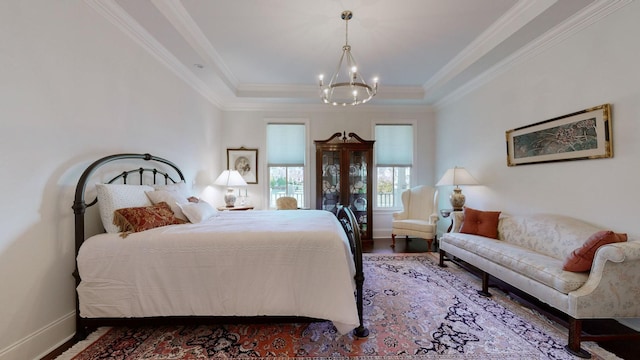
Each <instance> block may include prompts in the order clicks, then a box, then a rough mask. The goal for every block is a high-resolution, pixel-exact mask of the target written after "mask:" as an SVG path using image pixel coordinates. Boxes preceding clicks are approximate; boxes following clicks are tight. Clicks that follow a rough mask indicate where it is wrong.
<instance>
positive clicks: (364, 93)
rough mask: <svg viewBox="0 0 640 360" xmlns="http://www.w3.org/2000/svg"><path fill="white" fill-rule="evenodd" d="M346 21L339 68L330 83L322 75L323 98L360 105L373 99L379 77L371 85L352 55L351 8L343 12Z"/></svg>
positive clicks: (332, 101)
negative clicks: (363, 76) (360, 71)
mask: <svg viewBox="0 0 640 360" xmlns="http://www.w3.org/2000/svg"><path fill="white" fill-rule="evenodd" d="M341 17H342V20H344V21H345V24H346V25H345V29H346V30H345V43H344V46H343V47H342V56H341V57H340V62H338V68H337V69H336V72H335V74H333V76H332V77H331V80H330V81H329V83H328V84H326V85H325V84H324V81H323V80H324V75H320V91H321V98H322V101H323V102H324V103H325V104H331V105H342V106H346V105H359V104H364V103H366V102H367V101H369V100H371V98H372V97H374V96H375V95H376V92H377V91H378V78H374V79H373V87H371V86H369V85H368V84H367V83H366V82H365V81H364V79H362V75H361V74H360V73H359V72H358V65H357V64H356V61H355V60H354V58H353V55H351V45H349V20H351V19H352V18H353V13H352V12H351V11H349V10H345V11H343V12H342V16H341Z"/></svg>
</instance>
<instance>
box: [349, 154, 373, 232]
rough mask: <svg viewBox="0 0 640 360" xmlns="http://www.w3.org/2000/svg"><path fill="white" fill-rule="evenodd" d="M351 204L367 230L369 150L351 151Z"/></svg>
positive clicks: (362, 229)
mask: <svg viewBox="0 0 640 360" xmlns="http://www.w3.org/2000/svg"><path fill="white" fill-rule="evenodd" d="M348 170H349V206H350V208H351V210H352V211H353V213H354V215H355V216H356V220H357V221H358V224H359V225H360V231H361V232H363V233H366V232H367V220H368V219H367V206H368V204H367V198H368V196H367V195H368V194H367V151H360V150H354V151H350V152H349V169H348Z"/></svg>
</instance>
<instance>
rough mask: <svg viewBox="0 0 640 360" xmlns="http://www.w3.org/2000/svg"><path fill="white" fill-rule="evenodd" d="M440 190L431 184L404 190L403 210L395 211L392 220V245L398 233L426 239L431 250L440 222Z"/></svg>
mask: <svg viewBox="0 0 640 360" xmlns="http://www.w3.org/2000/svg"><path fill="white" fill-rule="evenodd" d="M437 198H438V192H437V190H436V189H435V188H433V187H430V186H424V185H422V186H416V187H414V188H411V189H407V190H405V191H403V192H402V207H403V209H402V211H400V212H395V213H393V220H392V222H391V228H392V229H391V239H392V243H391V247H395V245H396V235H404V236H405V237H406V238H407V239H408V238H409V236H412V237H417V238H421V239H425V240H426V241H427V244H428V246H429V250H431V244H432V243H433V239H434V238H435V235H436V225H437V222H438V215H437V211H438V206H437Z"/></svg>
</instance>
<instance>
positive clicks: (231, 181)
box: [213, 170, 247, 208]
mask: <svg viewBox="0 0 640 360" xmlns="http://www.w3.org/2000/svg"><path fill="white" fill-rule="evenodd" d="M213 183H214V184H215V185H221V186H226V187H227V193H226V194H225V195H224V203H225V205H226V206H227V207H228V208H231V207H233V206H234V205H235V203H236V195H235V194H234V190H233V188H234V187H235V186H247V182H246V181H244V179H243V178H242V175H240V173H239V172H238V171H236V170H224V171H223V172H222V174H220V176H218V178H217V179H216V181H214V182H213Z"/></svg>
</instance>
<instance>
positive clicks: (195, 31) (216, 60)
mask: <svg viewBox="0 0 640 360" xmlns="http://www.w3.org/2000/svg"><path fill="white" fill-rule="evenodd" d="M151 3H152V4H153V5H154V6H155V7H156V8H157V9H158V10H159V11H160V12H161V13H162V14H163V15H164V17H165V18H167V20H168V21H169V22H170V23H171V25H173V27H174V28H175V29H176V30H177V31H178V32H179V33H180V35H182V37H183V38H184V39H185V40H186V41H187V42H188V43H189V45H191V47H192V48H193V49H194V50H195V51H196V52H197V53H198V54H200V56H201V57H202V58H203V59H206V60H207V63H208V64H209V65H210V66H211V67H212V68H213V70H214V71H215V72H216V73H217V74H218V76H220V79H221V80H222V81H223V82H224V83H225V85H227V86H228V87H229V89H230V90H231V91H232V92H236V91H237V88H238V84H239V82H238V79H237V78H236V77H235V75H234V74H233V73H232V72H231V70H230V69H229V67H228V66H227V65H226V63H225V62H224V60H223V59H222V56H220V54H218V52H217V51H216V50H215V49H214V47H213V45H211V43H210V42H209V40H208V39H207V37H206V36H205V35H204V33H203V32H202V30H201V29H200V27H198V25H197V24H196V22H195V21H194V20H193V18H192V17H191V15H189V13H188V12H187V9H185V8H184V6H182V3H181V2H179V1H160V0H151Z"/></svg>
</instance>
